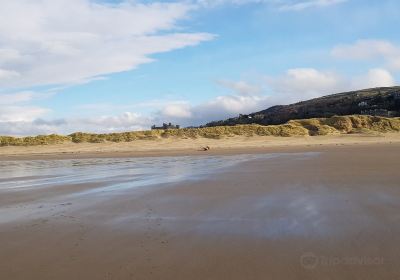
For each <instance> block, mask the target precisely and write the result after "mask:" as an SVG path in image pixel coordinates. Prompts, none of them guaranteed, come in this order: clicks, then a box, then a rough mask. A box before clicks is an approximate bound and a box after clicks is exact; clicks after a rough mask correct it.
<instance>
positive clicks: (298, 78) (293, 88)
mask: <svg viewBox="0 0 400 280" xmlns="http://www.w3.org/2000/svg"><path fill="white" fill-rule="evenodd" d="M266 81H267V84H268V85H269V86H270V87H271V89H272V91H273V92H276V93H279V94H283V95H285V96H287V95H290V98H289V99H288V100H289V101H290V100H293V98H294V99H298V98H296V97H297V96H301V97H302V98H305V99H306V98H313V97H318V96H321V95H323V94H326V93H329V92H335V91H340V90H344V89H345V82H344V81H343V80H342V78H341V77H340V76H339V75H338V74H336V73H334V72H328V71H318V70H317V69H313V68H295V69H289V70H287V71H286V73H285V74H284V75H281V76H276V77H267V78H266Z"/></svg>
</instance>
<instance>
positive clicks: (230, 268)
mask: <svg viewBox="0 0 400 280" xmlns="http://www.w3.org/2000/svg"><path fill="white" fill-rule="evenodd" d="M398 151H399V150H398V147H385V146H377V147H374V148H373V149H371V148H368V147H358V148H354V147H353V148H351V150H346V149H345V148H341V149H339V148H338V149H333V150H327V151H321V152H318V153H314V152H313V153H280V154H265V155H237V156H199V157H164V158H136V159H89V160H60V161H29V162H28V161H27V162H24V161H15V162H2V163H0V164H1V169H0V170H1V171H0V226H1V230H0V241H1V244H2V245H1V246H2V250H1V252H0V263H1V265H0V276H1V277H0V278H1V279H3V278H5V279H27V278H29V279H73V278H79V279H80V278H86V279H223V278H225V279H269V278H271V279H326V278H329V277H330V278H332V277H339V278H340V279H350V278H351V279H391V278H393V277H392V276H394V275H397V274H398V273H399V272H400V271H399V269H398V264H399V263H398V260H399V257H400V255H399V252H398V245H399V244H400V238H399V237H398V236H399V233H400V223H399V221H400V215H399V213H400V189H399V188H398V181H399V178H400V177H399V176H398V172H397V167H396V166H397V164H396V163H397V157H396V153H398ZM350 153H351V155H352V156H351V157H349V156H348V155H349V154H350ZM351 258H353V259H351ZM372 259H373V260H375V259H379V262H372V261H371V262H368V260H372ZM327 260H329V261H327ZM331 260H332V261H331ZM346 260H362V261H359V262H358V264H357V262H355V261H353V262H350V261H348V262H346ZM17 267H24V269H23V270H22V269H16V268H17ZM350 276H351V277H350Z"/></svg>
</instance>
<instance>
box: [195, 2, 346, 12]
mask: <svg viewBox="0 0 400 280" xmlns="http://www.w3.org/2000/svg"><path fill="white" fill-rule="evenodd" d="M347 1H348V0H197V1H194V2H195V3H196V4H198V5H200V6H203V7H216V6H220V5H224V4H231V5H245V4H270V5H272V6H273V7H276V8H278V9H279V10H282V11H301V10H305V9H308V8H320V7H328V6H332V5H336V4H340V3H344V2H347Z"/></svg>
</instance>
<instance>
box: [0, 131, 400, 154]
mask: <svg viewBox="0 0 400 280" xmlns="http://www.w3.org/2000/svg"><path fill="white" fill-rule="evenodd" d="M391 143H400V133H381V134H378V133H376V134H341V135H329V136H313V137H311V136H307V137H273V136H251V137H245V136H236V137H228V138H224V139H207V138H197V139H180V138H177V139H174V138H168V139H158V140H138V141H132V142H119V143H113V142H105V143H79V144H75V143H65V144H57V145H42V146H27V147H23V146H22V147H21V146H6V147H0V160H18V159H20V160H32V159H74V158H76V159H78V158H113V157H148V156H149V157H159V156H184V155H204V154H214V155H223V154H246V153H260V152H276V151H297V150H301V151H303V150H313V149H315V148H321V147H334V146H348V145H357V146H358V145H371V144H391ZM205 146H209V147H211V149H210V150H209V151H207V152H206V153H204V152H203V151H202V149H201V148H202V147H205Z"/></svg>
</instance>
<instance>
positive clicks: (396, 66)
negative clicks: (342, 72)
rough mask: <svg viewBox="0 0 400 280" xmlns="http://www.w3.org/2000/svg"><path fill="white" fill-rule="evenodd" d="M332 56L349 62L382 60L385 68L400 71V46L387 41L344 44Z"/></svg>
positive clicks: (361, 41) (333, 51)
mask: <svg viewBox="0 0 400 280" xmlns="http://www.w3.org/2000/svg"><path fill="white" fill-rule="evenodd" d="M331 54H332V56H334V57H336V58H341V59H347V60H362V61H370V60H374V59H380V60H383V61H384V64H385V67H387V68H389V69H391V70H394V71H399V70H400V46H396V45H395V44H393V43H392V42H389V41H385V40H358V41H356V42H354V43H353V44H342V45H338V46H336V47H335V48H333V50H332V52H331Z"/></svg>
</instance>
